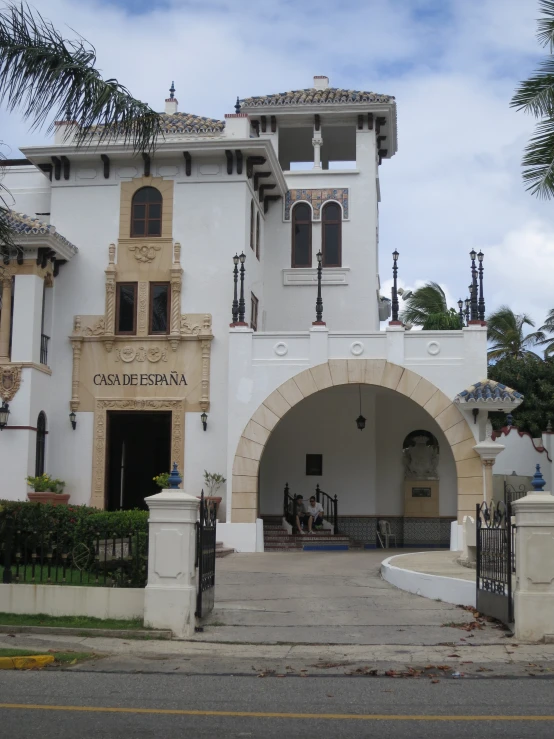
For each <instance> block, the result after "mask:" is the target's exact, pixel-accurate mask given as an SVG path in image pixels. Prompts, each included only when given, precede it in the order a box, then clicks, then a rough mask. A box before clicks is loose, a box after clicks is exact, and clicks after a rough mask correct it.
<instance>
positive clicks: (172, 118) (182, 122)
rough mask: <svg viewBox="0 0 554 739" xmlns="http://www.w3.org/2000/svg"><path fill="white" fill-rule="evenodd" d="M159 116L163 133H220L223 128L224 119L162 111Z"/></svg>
mask: <svg viewBox="0 0 554 739" xmlns="http://www.w3.org/2000/svg"><path fill="white" fill-rule="evenodd" d="M161 116H162V130H163V132H164V133H221V132H222V131H223V129H224V128H225V121H218V120H216V119H215V118H203V117H202V116H199V115H191V114H190V113H173V114H170V113H162V114H161Z"/></svg>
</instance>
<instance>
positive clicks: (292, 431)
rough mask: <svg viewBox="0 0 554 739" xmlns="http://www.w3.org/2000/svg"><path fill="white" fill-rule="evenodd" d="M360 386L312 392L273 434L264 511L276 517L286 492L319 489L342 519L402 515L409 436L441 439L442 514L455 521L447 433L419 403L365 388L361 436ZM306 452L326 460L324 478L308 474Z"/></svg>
mask: <svg viewBox="0 0 554 739" xmlns="http://www.w3.org/2000/svg"><path fill="white" fill-rule="evenodd" d="M358 414H359V394H358V385H345V386H339V387H335V388H331V389H328V390H322V391H320V392H318V393H315V394H313V395H311V396H309V397H308V398H306V399H305V400H303V401H302V402H300V403H299V404H298V405H296V406H294V407H293V408H292V409H291V410H290V411H289V412H288V413H287V414H286V416H284V418H283V419H282V420H281V421H280V422H279V424H278V425H277V426H276V428H275V429H274V431H273V433H272V434H271V436H270V438H269V441H268V443H267V446H266V448H265V451H264V454H263V457H262V460H261V466H260V512H261V513H262V514H279V513H281V511H282V508H283V488H284V486H285V483H286V482H288V483H289V486H290V492H291V494H294V495H297V494H299V493H300V494H302V495H303V496H304V498H308V497H309V496H310V495H311V494H313V493H314V492H315V486H316V484H319V486H320V487H321V489H322V490H324V491H325V492H326V493H328V494H329V495H333V496H334V495H335V494H336V495H337V496H338V500H339V515H365V516H369V515H388V516H402V515H403V514H404V470H403V466H402V445H403V442H404V439H405V438H406V436H407V435H408V434H409V433H411V432H412V431H416V430H422V429H423V430H426V431H430V432H431V433H432V434H434V435H435V437H436V438H437V439H438V441H439V445H440V457H439V460H440V461H439V478H440V511H439V513H440V515H441V516H455V515H456V512H457V507H456V502H457V501H456V467H455V463H454V459H453V457H452V452H451V451H450V447H449V445H448V442H447V441H446V439H445V437H444V435H443V433H442V431H441V430H440V428H439V427H438V425H437V424H436V423H435V422H434V421H433V420H432V419H431V417H430V416H429V415H428V414H427V413H426V412H425V411H424V410H423V408H421V407H420V406H418V405H417V404H416V403H414V402H413V401H410V400H409V399H408V398H406V397H405V396H401V395H397V394H396V393H394V392H392V391H387V390H385V389H383V388H376V387H371V386H362V414H363V415H364V416H365V417H366V419H367V423H366V428H365V429H364V430H363V431H359V430H358V428H357V427H356V423H355V419H356V417H357V416H358ZM306 454H322V455H323V475H322V476H321V477H316V476H311V475H310V476H307V475H306Z"/></svg>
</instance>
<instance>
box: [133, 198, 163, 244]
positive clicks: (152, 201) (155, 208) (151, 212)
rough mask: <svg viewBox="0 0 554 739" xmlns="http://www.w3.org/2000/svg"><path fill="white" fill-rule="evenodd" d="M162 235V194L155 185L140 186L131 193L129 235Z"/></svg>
mask: <svg viewBox="0 0 554 739" xmlns="http://www.w3.org/2000/svg"><path fill="white" fill-rule="evenodd" d="M161 235H162V194H161V192H160V191H159V190H156V188H155V187H141V188H140V190H137V191H136V193H135V194H134V195H133V203H132V205H131V236H142V237H145V236H147V237H148V236H161Z"/></svg>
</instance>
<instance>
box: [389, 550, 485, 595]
mask: <svg viewBox="0 0 554 739" xmlns="http://www.w3.org/2000/svg"><path fill="white" fill-rule="evenodd" d="M419 554H426V552H419ZM411 556H413V555H412V554H395V555H393V556H392V557H389V558H388V559H385V560H384V561H383V562H381V577H382V578H383V580H386V582H388V583H390V584H391V585H394V586H395V587H397V588H399V590H406V591H407V592H408V593H414V595H421V596H422V597H423V598H430V599H431V600H442V601H444V602H445V603H452V605H455V606H473V607H474V608H475V603H476V586H475V582H474V581H472V580H461V579H458V578H457V577H447V576H446V575H430V574H428V573H426V572H415V571H414V570H405V569H403V568H402V567H398V566H396V565H393V564H391V560H392V559H400V558H401V557H411Z"/></svg>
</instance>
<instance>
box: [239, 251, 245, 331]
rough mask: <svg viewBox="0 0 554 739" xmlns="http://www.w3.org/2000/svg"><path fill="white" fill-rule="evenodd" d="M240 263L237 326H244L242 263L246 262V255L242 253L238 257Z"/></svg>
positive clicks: (243, 271)
mask: <svg viewBox="0 0 554 739" xmlns="http://www.w3.org/2000/svg"><path fill="white" fill-rule="evenodd" d="M239 262H240V298H239V321H238V323H239V326H242V325H245V323H244V312H245V310H246V308H245V305H244V273H245V271H246V269H245V267H244V263H245V262H246V254H245V253H244V252H242V254H241V255H240V257H239Z"/></svg>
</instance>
